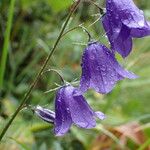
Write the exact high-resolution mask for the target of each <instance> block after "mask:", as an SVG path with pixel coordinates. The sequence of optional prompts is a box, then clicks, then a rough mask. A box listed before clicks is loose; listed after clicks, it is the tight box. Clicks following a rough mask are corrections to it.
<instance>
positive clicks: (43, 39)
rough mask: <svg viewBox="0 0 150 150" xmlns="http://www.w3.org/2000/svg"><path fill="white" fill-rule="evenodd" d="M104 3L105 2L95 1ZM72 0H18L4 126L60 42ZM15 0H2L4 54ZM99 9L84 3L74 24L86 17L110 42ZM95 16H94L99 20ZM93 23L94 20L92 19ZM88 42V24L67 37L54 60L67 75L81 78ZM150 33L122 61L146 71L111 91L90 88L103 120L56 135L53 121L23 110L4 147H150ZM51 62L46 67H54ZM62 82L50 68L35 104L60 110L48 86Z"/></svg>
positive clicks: (0, 123) (0, 110) (147, 5)
mask: <svg viewBox="0 0 150 150" xmlns="http://www.w3.org/2000/svg"><path fill="white" fill-rule="evenodd" d="M96 2H97V3H98V4H99V5H100V6H102V7H104V4H105V2H104V1H102V0H99V1H98V0H97V1H96ZM135 2H136V4H137V5H138V6H139V7H140V8H141V9H142V10H144V12H145V16H146V18H147V19H149V20H150V1H148V0H136V1H135ZM71 4H72V0H64V1H62V0H55V1H54V0H42V1H41V0H32V1H30V0H15V9H14V17H13V22H12V27H11V34H10V42H9V45H8V57H7V64H6V71H5V76H4V84H3V89H2V90H1V91H0V130H2V128H3V127H4V125H5V123H6V122H7V121H8V119H9V118H10V116H11V115H12V114H13V112H14V111H15V109H16V108H17V106H18V105H19V103H20V100H21V99H22V97H23V95H24V94H25V92H26V91H27V89H28V88H29V86H30V84H31V82H32V81H33V80H34V78H35V76H36V74H37V72H38V71H39V69H40V66H41V65H42V63H43V61H44V59H45V58H46V56H47V54H48V53H49V51H50V49H51V48H52V46H53V43H54V42H55V40H56V38H57V36H58V34H59V32H60V29H61V26H62V24H63V22H64V20H65V18H66V16H67V13H68V11H69V7H70V6H71ZM9 5H10V0H0V56H1V55H2V48H3V43H4V39H5V38H6V37H5V30H6V25H7V18H8V13H9ZM98 13H99V11H98V9H97V8H96V7H95V6H93V5H90V4H89V3H87V2H82V3H81V5H80V7H79V8H78V10H77V11H76V13H75V14H74V15H73V16H72V18H71V19H70V22H69V24H68V26H67V29H70V28H72V27H75V26H78V25H79V24H81V23H84V26H85V27H86V28H87V29H88V30H89V32H90V33H91V34H92V35H93V37H94V38H95V39H97V40H99V41H100V42H102V43H104V44H106V45H107V46H109V45H108V41H107V38H106V36H105V32H104V30H103V28H102V25H101V23H100V21H97V22H95V21H96V20H97V19H98V18H99V14H98ZM94 22H95V23H94ZM93 23H94V24H93ZM86 43H87V35H86V33H84V32H83V31H82V30H81V29H77V30H74V31H72V32H70V33H69V34H67V35H66V36H64V38H63V39H62V40H61V42H60V43H59V46H58V47H57V50H56V52H55V54H54V55H53V57H52V59H51V61H50V62H49V65H48V68H50V67H52V68H54V69H57V70H58V71H60V73H61V74H62V75H63V77H64V78H65V80H67V81H69V82H71V81H74V80H75V79H76V80H77V81H78V80H79V78H80V74H81V68H80V59H81V55H82V52H83V49H84V48H85V46H86ZM149 50H150V37H146V38H142V39H134V46H133V51H132V53H131V55H130V56H129V57H128V58H126V59H125V60H122V59H121V58H120V57H119V56H117V58H118V60H119V61H120V63H122V65H123V66H124V67H125V68H127V69H129V70H131V71H133V72H134V73H136V74H137V75H139V76H140V78H138V79H136V80H128V79H126V80H124V81H121V82H119V83H118V84H117V85H116V87H115V88H114V90H113V91H112V92H111V93H109V94H107V95H100V94H98V93H96V92H94V91H93V90H90V91H89V92H88V93H86V94H85V97H86V99H87V101H88V103H89V104H90V105H91V106H92V108H93V109H94V110H100V111H102V112H104V113H106V115H107V118H106V119H105V120H104V121H101V122H100V121H99V120H97V127H96V128H95V129H92V130H85V129H79V128H77V127H75V126H72V128H71V130H70V132H69V133H68V134H66V135H65V136H64V137H55V136H54V134H53V131H52V129H53V126H52V125H49V124H47V123H45V122H43V121H42V120H40V119H39V118H37V117H36V116H35V115H34V114H33V113H32V112H31V111H30V110H27V109H23V110H22V111H21V112H20V113H19V115H18V116H17V118H16V119H15V121H14V122H13V124H12V125H11V127H10V129H9V130H8V132H7V134H6V135H5V137H4V139H3V141H2V143H1V144H0V150H121V149H125V150H128V149H129V150H136V149H139V150H142V149H143V150H144V149H147V150H148V145H150V100H149V99H150V51H149ZM48 68H47V69H48ZM55 83H58V84H60V79H59V78H58V77H57V76H56V75H55V74H54V73H47V74H45V75H43V76H42V77H41V79H40V81H39V82H38V84H37V85H36V88H35V89H34V90H33V92H32V94H31V96H30V98H29V101H28V103H29V104H30V105H32V106H36V105H41V106H43V107H46V108H50V109H52V110H54V97H55V92H50V93H47V94H46V93H44V92H45V91H47V90H50V89H53V88H55V87H56V85H55Z"/></svg>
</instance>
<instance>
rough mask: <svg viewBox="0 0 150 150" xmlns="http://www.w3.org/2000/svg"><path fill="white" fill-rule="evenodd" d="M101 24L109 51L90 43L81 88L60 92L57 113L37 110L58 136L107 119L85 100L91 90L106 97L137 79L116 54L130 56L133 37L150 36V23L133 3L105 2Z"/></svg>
mask: <svg viewBox="0 0 150 150" xmlns="http://www.w3.org/2000/svg"><path fill="white" fill-rule="evenodd" d="M102 24H103V27H104V30H105V31H106V35H107V36H108V40H109V42H110V45H111V47H110V49H108V48H107V47H106V46H105V45H103V44H101V43H99V42H95V41H90V42H89V43H88V45H87V47H86V48H85V50H84V52H83V56H82V63H81V67H82V75H81V79H80V85H79V87H78V88H75V87H73V86H72V85H64V86H63V87H61V88H60V89H59V90H58V91H57V93H56V98H55V112H53V111H51V110H48V109H45V108H42V107H40V106H37V107H36V108H35V109H34V112H35V114H36V115H37V116H39V117H40V118H41V119H43V120H44V121H46V122H48V123H53V124H54V132H55V134H56V135H57V136H62V135H64V134H65V133H66V132H67V131H68V130H69V129H70V127H71V125H72V124H75V125H77V126H78V127H81V128H86V129H89V128H93V127H95V126H96V121H95V117H97V118H99V119H101V120H103V119H104V118H105V115H104V114H103V113H102V112H100V111H96V112H95V111H93V109H92V108H91V107H90V106H89V105H88V103H87V102H86V100H85V98H84V97H83V94H84V93H85V92H86V91H87V90H88V89H94V90H95V91H96V92H98V93H101V94H107V93H109V92H110V91H112V89H113V88H114V86H115V84H116V83H117V82H118V81H119V80H123V79H124V78H128V79H135V78H137V76H136V75H135V74H133V73H132V72H129V71H127V70H125V69H124V68H123V67H122V66H121V65H120V64H119V63H118V61H117V59H116V58H115V53H116V51H117V52H118V53H119V54H120V55H121V56H122V57H123V58H125V57H127V56H128V55H129V53H130V52H131V50H132V38H141V37H144V36H147V35H150V22H147V21H146V20H145V17H144V15H143V11H142V10H139V9H138V8H137V7H136V5H135V4H134V2H133V1H132V0H121V1H120V0H106V14H105V15H104V16H103V17H102Z"/></svg>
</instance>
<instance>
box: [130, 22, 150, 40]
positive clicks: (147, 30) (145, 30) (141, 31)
mask: <svg viewBox="0 0 150 150" xmlns="http://www.w3.org/2000/svg"><path fill="white" fill-rule="evenodd" d="M148 35H150V22H145V26H144V27H142V28H136V29H134V28H133V29H131V36H132V37H134V38H142V37H144V36H148Z"/></svg>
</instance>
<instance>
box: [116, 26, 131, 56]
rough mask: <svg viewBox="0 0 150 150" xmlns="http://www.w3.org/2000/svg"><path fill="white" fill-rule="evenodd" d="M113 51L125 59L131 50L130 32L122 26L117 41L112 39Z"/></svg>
mask: <svg viewBox="0 0 150 150" xmlns="http://www.w3.org/2000/svg"><path fill="white" fill-rule="evenodd" d="M114 49H115V50H116V51H117V52H118V53H119V54H120V55H121V56H122V57H124V58H125V57H127V56H128V55H129V54H130V52H131V50H132V38H131V36H130V30H129V29H128V28H127V27H126V26H125V25H123V26H122V29H121V32H120V34H119V36H118V37H117V39H114Z"/></svg>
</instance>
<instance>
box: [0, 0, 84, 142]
mask: <svg viewBox="0 0 150 150" xmlns="http://www.w3.org/2000/svg"><path fill="white" fill-rule="evenodd" d="M80 1H81V0H78V1H76V2H75V3H74V5H73V6H72V8H71V10H70V12H69V14H68V17H67V19H66V21H65V23H64V25H63V27H62V29H61V31H60V34H59V35H58V38H57V40H56V42H55V44H54V46H53V48H52V50H51V51H50V53H49V55H48V56H47V58H46V60H45V62H44V64H43V66H42V67H41V69H40V71H39V73H38V74H37V76H36V78H35V80H34V81H33V83H32V84H31V86H30V88H29V90H28V91H27V93H26V94H25V96H24V98H23V99H22V101H21V103H20V105H19V106H18V108H17V109H16V111H15V113H14V114H13V115H12V117H11V118H10V120H9V121H8V123H7V124H6V126H5V127H4V129H3V130H2V132H1V134H0V141H1V140H2V138H3V136H4V135H5V133H6V131H7V130H8V128H9V127H10V125H11V123H12V122H13V120H14V119H15V117H16V116H17V114H18V113H19V111H20V110H21V109H22V107H23V105H24V104H25V103H26V102H27V100H28V98H29V96H30V94H31V92H32V90H33V88H34V87H35V85H36V83H37V82H38V80H39V79H40V77H41V75H42V73H43V71H44V69H45V68H46V66H47V64H48V62H49V60H50V58H51V56H52V55H53V53H54V52H55V49H56V47H57V45H58V43H59V41H60V39H61V37H62V35H63V33H64V30H65V29H66V26H67V24H68V22H69V20H70V17H71V16H72V14H73V13H74V11H75V10H76V9H77V7H78V5H79V3H80Z"/></svg>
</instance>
